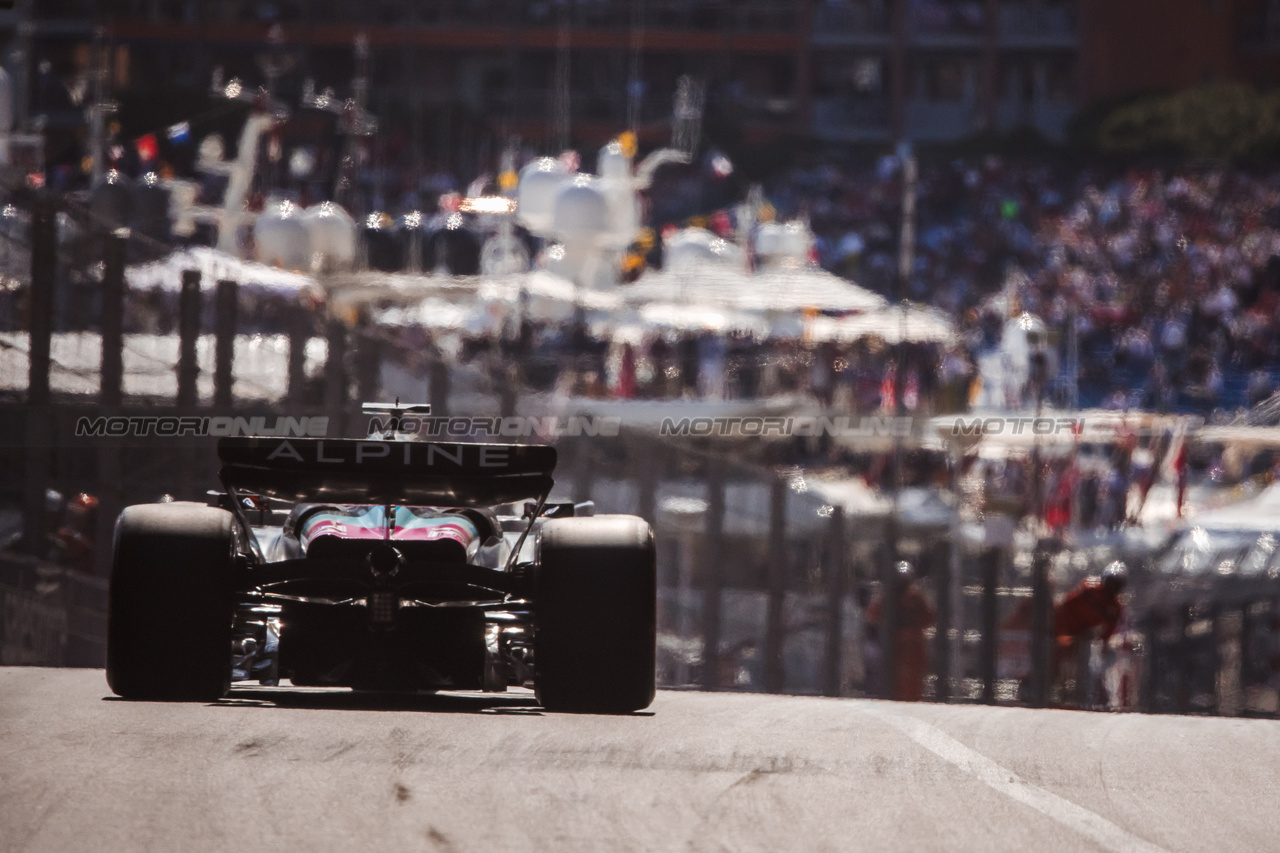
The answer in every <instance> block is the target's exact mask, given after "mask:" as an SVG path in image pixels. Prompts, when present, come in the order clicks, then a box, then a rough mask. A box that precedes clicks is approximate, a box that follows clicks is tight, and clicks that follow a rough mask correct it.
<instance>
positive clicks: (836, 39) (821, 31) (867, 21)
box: [813, 0, 890, 47]
mask: <svg viewBox="0 0 1280 853" xmlns="http://www.w3.org/2000/svg"><path fill="white" fill-rule="evenodd" d="M889 34H890V33H889V10H888V8H887V7H886V4H885V3H883V2H880V0H847V2H842V3H829V2H828V3H821V4H819V5H818V6H817V7H816V8H815V10H814V19H813V43H814V44H815V45H820V46H823V47H846V46H848V47H883V46H885V45H887V44H888V43H889Z"/></svg>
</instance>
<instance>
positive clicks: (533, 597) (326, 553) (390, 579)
mask: <svg viewBox="0 0 1280 853" xmlns="http://www.w3.org/2000/svg"><path fill="white" fill-rule="evenodd" d="M381 408H382V409H383V410H384V411H386V412H387V414H389V415H390V417H391V420H389V421H388V423H389V424H390V425H391V426H390V427H389V428H388V429H387V430H386V432H384V433H382V434H380V435H374V436H371V437H370V438H368V439H320V438H304V437H293V436H285V437H252V438H245V437H236V438H223V439H221V440H220V441H219V444H218V456H219V459H220V461H221V466H222V467H221V471H220V479H221V481H222V486H223V491H222V492H216V493H211V495H212V497H211V500H210V501H209V504H208V505H205V504H199V503H186V502H168V503H155V504H143V505H135V506H130V507H128V508H127V509H125V511H124V512H123V513H122V514H121V515H120V518H119V520H118V521H117V524H116V536H115V552H114V568H113V573H112V577H111V593H110V612H109V627H108V650H107V680H108V683H109V684H110V686H111V689H112V690H113V691H114V692H115V693H117V694H118V695H120V696H123V697H125V698H139V699H143V698H146V699H173V700H211V699H216V698H218V697H221V696H224V695H225V694H226V693H227V692H228V689H229V687H230V683H231V682H233V681H250V680H252V681H257V682H260V683H263V684H276V683H278V681H279V680H280V679H282V678H288V679H290V680H291V682H292V683H293V684H294V685H298V686H320V685H333V686H346V687H351V688H356V689H367V690H409V691H412V690H483V691H504V690H506V689H507V688H508V687H509V686H513V685H523V686H526V687H532V688H533V689H534V691H535V692H536V695H537V699H538V701H539V702H541V703H542V705H543V706H544V707H546V708H547V709H549V710H562V711H570V712H575V711H576V712H605V713H626V712H631V711H636V710H639V709H641V708H644V707H646V706H647V705H648V704H649V703H650V702H651V701H652V700H653V696H654V644H655V625H656V616H655V609H656V608H655V599H656V589H655V583H656V581H655V569H654V544H653V534H652V531H651V530H650V528H649V525H648V524H647V523H645V521H644V520H642V519H640V518H637V517H634V516H624V515H613V516H595V515H592V514H591V507H590V506H589V505H579V506H576V507H575V506H574V505H573V504H555V503H549V502H548V496H549V495H550V493H551V489H552V484H553V480H552V473H553V471H554V469H555V464H556V451H555V448H553V447H547V446H536V445H507V444H479V443H456V444H451V443H435V442H422V441H409V440H401V439H400V437H399V435H398V434H397V430H398V429H399V426H400V419H401V418H402V417H404V416H406V415H412V414H415V413H421V412H422V411H423V410H425V409H427V407H425V406H411V407H406V406H398V405H397V406H396V407H394V408H392V407H390V406H387V407H381ZM368 410H369V408H368V407H367V408H366V411H368Z"/></svg>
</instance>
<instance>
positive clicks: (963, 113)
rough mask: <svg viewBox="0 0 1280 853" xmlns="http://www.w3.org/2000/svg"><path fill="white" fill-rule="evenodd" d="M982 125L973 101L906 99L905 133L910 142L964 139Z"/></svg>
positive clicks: (979, 114) (979, 113) (976, 105)
mask: <svg viewBox="0 0 1280 853" xmlns="http://www.w3.org/2000/svg"><path fill="white" fill-rule="evenodd" d="M981 126H982V113H981V111H980V110H979V108H978V104H977V102H976V101H968V100H962V101H925V100H912V101H907V110H906V132H907V133H906V135H907V138H908V139H910V140H912V141H913V142H945V141H948V140H952V139H963V138H964V137H966V136H969V135H970V134H972V133H975V132H977V131H978V129H979V128H980V127H981Z"/></svg>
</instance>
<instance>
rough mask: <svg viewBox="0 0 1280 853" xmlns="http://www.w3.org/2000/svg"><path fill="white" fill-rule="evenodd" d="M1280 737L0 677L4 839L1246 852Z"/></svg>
mask: <svg viewBox="0 0 1280 853" xmlns="http://www.w3.org/2000/svg"><path fill="white" fill-rule="evenodd" d="M1277 794H1280V723H1277V722H1274V721H1262V720H1239V719H1212V718H1179V717H1149V716H1142V715H1136V714H1090V713H1081V712H1069V711H1032V710H1025V709H1017V708H988V707H981V706H973V705H954V706H944V705H915V706H910V705H902V704H895V703H889V702H871V701H864V700H833V699H819V698H799V697H782V696H764V695H743V694H708V693H697V692H664V693H661V694H659V696H658V699H657V701H656V702H655V703H654V705H653V707H652V708H651V709H650V710H649V711H647V712H645V713H642V714H638V715H635V716H631V717H600V716H574V715H553V714H544V713H543V712H542V711H541V709H540V708H538V707H537V705H536V703H535V702H534V699H533V697H532V695H531V694H530V693H528V692H525V691H520V692H513V693H510V694H504V695H470V694H445V695H437V696H407V697H406V696H387V695H379V694H356V693H350V692H347V691H334V690H288V689H265V688H238V689H236V690H235V691H233V693H232V695H231V697H230V698H228V699H226V700H224V701H222V702H219V703H216V704H212V705H203V704H194V705H192V704H170V703H135V702H124V701H121V700H118V699H115V698H113V697H111V696H110V693H109V691H108V689H107V686H106V681H105V679H104V677H103V673H102V672H101V671H98V670H52V669H17V668H8V669H0V849H3V850H6V851H7V850H49V851H73V850H93V851H109V850H128V851H133V850H157V851H188V850H235V849H245V850H249V849H254V850H262V849H272V850H284V849H288V850H295V849H296V850H303V849H305V850H343V851H349V850H374V849H380V850H457V851H460V850H480V849H504V850H611V851H612V850H855V849H856V850H912V851H916V850H981V851H998V850H1009V851H1023V850H1080V851H1086V850H1089V851H1096V850H1115V851H1121V850H1124V851H1160V850H1168V851H1184V850H1186V851H1190V850H1215V851H1216V850H1266V849H1277V848H1278V847H1280V816H1278V811H1280V810H1277V809H1276V808H1275V807H1274V806H1275V802H1276V801H1277Z"/></svg>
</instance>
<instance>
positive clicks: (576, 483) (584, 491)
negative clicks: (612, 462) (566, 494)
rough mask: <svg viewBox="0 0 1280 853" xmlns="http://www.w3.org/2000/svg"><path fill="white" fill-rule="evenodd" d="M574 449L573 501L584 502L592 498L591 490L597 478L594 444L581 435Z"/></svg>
mask: <svg viewBox="0 0 1280 853" xmlns="http://www.w3.org/2000/svg"><path fill="white" fill-rule="evenodd" d="M576 445H577V446H576V447H575V448H574V451H573V463H574V464H573V468H574V470H573V502H574V503H583V502H585V501H589V500H591V490H592V485H593V481H594V480H595V474H596V472H595V454H594V453H593V452H592V451H593V449H594V448H593V445H592V444H591V442H589V441H585V440H583V439H582V438H581V437H579V438H578V440H577V442H576Z"/></svg>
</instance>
